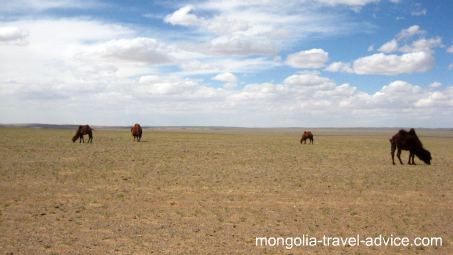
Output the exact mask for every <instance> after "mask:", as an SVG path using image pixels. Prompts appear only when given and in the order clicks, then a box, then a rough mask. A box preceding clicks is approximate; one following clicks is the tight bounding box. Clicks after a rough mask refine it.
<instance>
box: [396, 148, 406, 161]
mask: <svg viewBox="0 0 453 255" xmlns="http://www.w3.org/2000/svg"><path fill="white" fill-rule="evenodd" d="M396 156H397V157H398V159H399V161H400V163H401V165H404V164H403V161H402V160H401V149H400V148H398V152H397V153H396Z"/></svg>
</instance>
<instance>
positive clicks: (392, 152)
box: [390, 143, 396, 165]
mask: <svg viewBox="0 0 453 255" xmlns="http://www.w3.org/2000/svg"><path fill="white" fill-rule="evenodd" d="M395 150H396V146H395V145H394V144H393V143H391V144H390V155H391V156H392V163H393V164H394V165H395Z"/></svg>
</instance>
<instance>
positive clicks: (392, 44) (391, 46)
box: [378, 39, 398, 53]
mask: <svg viewBox="0 0 453 255" xmlns="http://www.w3.org/2000/svg"><path fill="white" fill-rule="evenodd" d="M397 49H398V42H397V41H396V40H395V39H393V40H390V41H388V42H386V43H384V44H383V45H382V46H381V47H379V49H378V51H380V52H384V53H390V52H394V51H396V50H397Z"/></svg>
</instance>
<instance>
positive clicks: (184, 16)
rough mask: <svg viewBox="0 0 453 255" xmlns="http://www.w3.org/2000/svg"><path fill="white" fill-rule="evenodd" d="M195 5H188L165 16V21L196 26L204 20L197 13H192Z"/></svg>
mask: <svg viewBox="0 0 453 255" xmlns="http://www.w3.org/2000/svg"><path fill="white" fill-rule="evenodd" d="M192 9H193V7H192V6H191V5H187V6H184V7H181V8H180V9H178V10H176V11H175V12H173V13H172V14H169V15H167V16H165V18H164V21H165V22H167V23H170V24H172V25H182V26H194V25H198V24H200V23H201V22H202V20H201V19H200V18H198V17H197V16H196V15H194V14H191V13H190V12H191V11H192Z"/></svg>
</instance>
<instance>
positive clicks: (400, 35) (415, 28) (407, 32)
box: [396, 25, 425, 40]
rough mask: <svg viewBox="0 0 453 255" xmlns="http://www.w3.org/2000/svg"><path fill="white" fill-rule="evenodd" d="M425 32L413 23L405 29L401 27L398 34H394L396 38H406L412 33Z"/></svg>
mask: <svg viewBox="0 0 453 255" xmlns="http://www.w3.org/2000/svg"><path fill="white" fill-rule="evenodd" d="M423 34H425V31H423V30H421V29H420V26H418V25H413V26H410V27H408V28H406V29H403V30H401V31H400V32H399V33H398V35H397V36H396V39H397V40H402V39H406V38H410V37H412V36H414V35H423Z"/></svg>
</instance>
